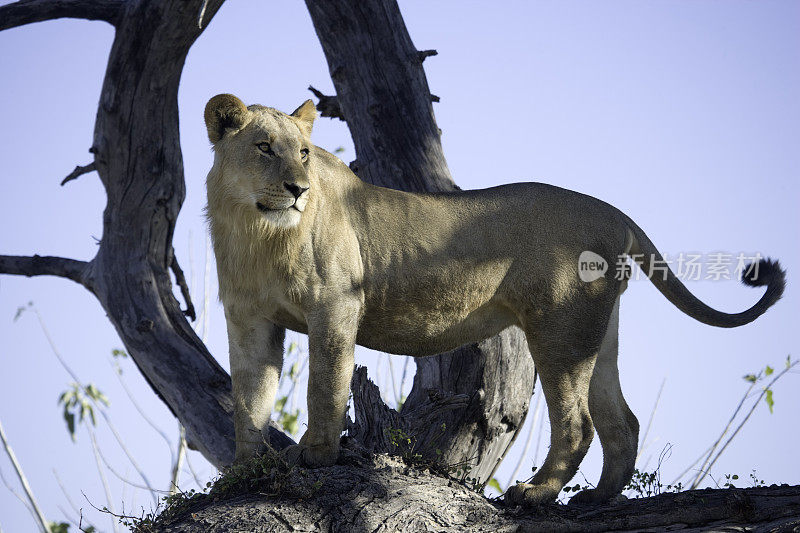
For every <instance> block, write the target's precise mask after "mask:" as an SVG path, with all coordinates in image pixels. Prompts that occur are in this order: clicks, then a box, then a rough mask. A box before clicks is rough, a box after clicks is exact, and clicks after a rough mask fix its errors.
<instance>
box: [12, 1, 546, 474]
mask: <svg viewBox="0 0 800 533" xmlns="http://www.w3.org/2000/svg"><path fill="white" fill-rule="evenodd" d="M222 2H223V0H130V1H122V0H20V1H18V2H15V3H11V4H8V5H5V6H2V7H0V30H3V29H8V28H13V27H17V26H21V25H24V24H29V23H32V22H40V21H46V20H50V19H55V18H60V17H72V18H83V19H90V20H100V21H105V22H107V23H109V24H112V25H113V26H114V27H115V29H116V34H115V38H114V43H113V45H112V48H111V52H110V56H109V61H108V66H107V69H106V74H105V80H104V83H103V89H102V93H101V96H100V102H99V105H98V108H97V119H96V124H95V133H94V140H93V142H92V144H91V148H90V152H91V153H92V155H93V160H92V161H90V162H88V164H86V165H83V166H78V167H76V169H75V170H74V171H73V172H72V173H71V174H70V175H69V176H68V177H67V178H66V179H65V180H64V182H65V183H66V182H68V181H70V180H72V179H76V178H78V177H79V176H81V175H82V174H86V173H90V172H97V174H98V176H99V177H100V180H101V181H102V183H103V185H104V186H105V190H106V194H107V197H108V203H107V205H106V209H105V212H104V214H103V236H102V240H101V241H100V245H99V247H98V251H97V255H95V257H94V258H91V259H90V260H86V261H81V260H76V259H67V258H61V257H49V256H39V255H33V256H30V257H20V256H0V273H6V274H18V275H25V276H38V275H52V276H60V277H63V278H68V279H71V280H72V281H75V282H76V283H79V284H81V285H83V286H84V287H85V288H86V289H87V290H89V292H91V293H92V294H93V295H94V296H95V297H96V298H97V299H98V301H99V302H100V304H101V305H102V306H103V308H104V309H105V311H106V313H107V315H108V317H109V319H110V320H111V322H112V323H113V325H114V327H115V328H116V330H117V332H118V333H119V336H120V338H121V339H122V342H123V343H124V345H125V347H126V348H127V350H128V352H129V353H130V355H131V357H132V358H133V360H134V361H135V362H136V365H137V366H138V368H139V370H140V371H141V372H142V374H143V375H144V377H145V379H146V380H147V381H148V383H149V384H150V386H151V387H152V388H153V390H154V391H155V392H156V394H158V395H159V397H160V398H161V399H162V400H163V401H164V402H165V403H166V405H167V406H168V407H169V409H170V410H171V411H172V413H173V414H174V415H175V416H176V417H177V418H178V419H179V420H180V422H181V423H182V424H183V425H184V427H185V428H186V435H187V440H188V441H189V443H190V446H191V447H193V448H195V449H198V450H200V451H201V452H202V453H203V455H204V456H205V457H206V458H208V460H209V461H211V462H212V463H213V464H214V465H216V466H217V467H222V466H224V465H227V464H229V463H230V462H231V460H232V458H233V424H232V418H231V411H232V403H231V395H230V390H231V385H230V378H229V376H228V375H227V374H226V373H225V372H224V371H223V370H222V368H221V367H220V366H219V365H218V364H217V362H216V361H215V360H214V358H213V357H212V356H211V354H210V353H209V352H208V350H207V349H206V347H205V346H204V345H203V343H202V342H201V341H200V339H199V338H198V337H197V336H196V335H195V333H194V331H193V330H192V328H191V327H190V325H189V323H188V321H187V319H186V316H187V315H189V316H193V313H194V311H193V306H192V303H191V298H190V295H189V292H188V289H187V287H186V283H185V280H184V279H183V273H182V271H181V268H180V266H179V264H178V260H177V257H176V256H175V252H174V249H173V245H172V237H173V232H174V228H175V221H176V220H177V217H178V212H179V210H180V208H181V205H182V203H183V200H184V195H185V184H184V175H183V162H182V159H181V149H180V143H179V136H178V105H177V95H178V85H179V83H180V77H181V72H182V69H183V65H184V61H185V59H186V55H187V53H188V51H189V48H190V47H191V46H192V43H194V41H195V39H197V37H198V36H199V35H200V34H201V33H202V31H203V30H204V29H205V28H206V26H207V25H208V24H209V22H210V21H211V19H212V18H213V16H214V14H215V13H216V12H217V10H218V9H219V7H220V5H221V4H222ZM307 6H308V9H309V11H310V13H311V16H312V19H313V22H314V26H315V28H316V31H317V35H318V36H319V39H320V42H321V43H322V46H323V49H324V51H325V55H326V57H327V60H328V65H329V68H330V74H331V78H332V79H333V82H334V86H335V87H336V93H337V94H336V95H335V96H325V95H321V94H319V93H317V94H318V95H319V96H320V97H321V98H320V100H321V102H320V104H321V105H320V107H321V108H322V111H323V114H324V115H328V116H339V117H343V118H344V120H346V121H347V124H348V126H349V128H350V132H351V135H352V137H353V140H354V143H355V147H356V156H357V159H356V161H354V162H353V163H352V167H353V168H354V170H355V172H356V173H357V174H358V175H359V176H360V177H361V178H362V179H364V180H366V181H369V182H371V183H375V184H378V185H383V186H386V187H394V188H398V189H403V190H408V191H447V190H452V189H455V188H456V185H455V184H454V182H453V180H452V178H451V177H450V174H449V171H448V169H447V164H446V162H445V159H444V155H443V153H442V146H441V142H440V138H439V137H440V131H439V129H438V127H437V126H436V122H435V119H434V115H433V109H432V105H431V102H432V101H433V100H436V99H437V98H436V97H434V96H432V95H431V93H430V90H429V89H428V85H427V81H426V78H425V74H424V71H423V68H422V62H423V60H424V59H425V58H426V57H428V56H430V55H433V54H434V53H435V51H431V50H427V51H418V50H417V49H416V48H415V47H414V45H413V43H412V42H411V38H410V37H409V34H408V31H407V30H406V27H405V24H404V22H403V19H402V17H401V15H400V11H399V8H398V6H397V3H396V2H395V1H394V0H367V1H365V0H345V1H340V2H325V1H324V0H308V1H307ZM209 96H211V95H209ZM264 103H268V102H264ZM170 272H172V275H171V274H170ZM173 275H174V279H175V283H177V284H178V285H179V286H180V288H181V289H182V291H181V293H182V295H183V298H184V299H185V305H186V310H185V311H182V310H181V305H180V303H179V302H178V301H177V300H176V299H175V297H174V296H173V292H172V283H173V278H172V276H173ZM417 364H418V372H417V375H416V377H415V379H414V386H413V389H412V391H411V394H410V396H409V398H408V400H407V401H406V403H405V406H404V409H403V412H402V413H401V414H398V413H396V412H394V411H392V410H390V409H389V408H388V407H386V406H385V405H384V404H383V402H382V401H381V400H380V397H379V396H377V395H375V394H373V392H372V389H371V388H370V387H368V386H367V385H368V383H367V381H366V379H365V377H364V376H363V375H362V374H357V375H356V378H355V379H354V383H353V385H354V397H355V407H356V421H355V422H354V423H351V424H350V427H349V430H350V433H351V434H352V435H354V436H355V437H356V438H357V439H358V440H359V441H361V442H362V443H364V444H365V445H366V446H368V447H369V448H370V449H373V450H375V451H390V450H391V447H392V446H391V444H390V443H389V442H388V440H387V438H386V433H385V431H384V430H385V429H386V428H388V427H393V428H398V429H403V430H404V431H406V432H407V433H409V434H411V435H414V436H415V437H416V438H417V440H418V441H419V442H420V443H435V448H436V451H437V453H438V454H441V460H442V461H444V462H446V463H451V464H452V463H462V462H466V463H467V464H469V465H470V466H471V469H472V470H471V473H470V475H471V476H472V477H476V478H478V479H480V480H482V481H485V480H487V479H489V477H490V476H491V475H492V473H493V472H494V471H495V469H496V468H497V466H498V465H499V463H500V461H501V460H502V458H503V456H504V455H505V453H506V452H507V451H508V449H509V447H510V446H511V443H512V442H513V440H514V438H515V437H516V435H517V433H518V432H519V430H520V428H521V426H522V423H523V421H524V419H525V415H526V413H527V410H528V403H529V399H530V396H531V394H532V392H533V385H534V373H533V364H532V362H531V358H530V355H529V354H528V352H527V348H526V344H525V340H524V337H523V335H522V333H521V332H520V331H519V330H516V329H509V330H506V331H504V332H503V333H502V334H500V335H498V336H496V337H494V338H491V339H488V340H486V341H484V342H482V343H479V344H475V345H470V346H465V347H462V348H459V349H458V350H455V351H454V352H452V353H448V354H443V355H440V356H437V357H433V358H427V359H421V360H418V361H417ZM187 376H188V379H187ZM432 422H435V423H432ZM270 437H271V440H272V442H273V444H274V445H275V446H276V447H279V448H280V447H282V446H285V445H286V444H287V443H289V442H291V441H290V439H289V438H288V437H286V436H285V435H284V434H282V433H281V432H280V431H278V430H274V431H273V434H272V435H271V436H270ZM421 450H422V451H423V452H425V453H430V454H432V453H434V450H433V446H432V445H431V446H428V448H424V447H423V448H421Z"/></svg>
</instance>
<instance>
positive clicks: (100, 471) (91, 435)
mask: <svg viewBox="0 0 800 533" xmlns="http://www.w3.org/2000/svg"><path fill="white" fill-rule="evenodd" d="M86 431H88V432H89V438H90V439H91V441H92V451H93V452H94V464H95V465H97V473H98V474H99V475H100V481H101V482H102V483H103V491H104V492H105V493H106V503H107V504H108V510H109V511H110V512H112V513H113V512H114V500H113V498H112V497H111V489H109V488H108V479H106V474H105V472H103V466H102V465H101V464H100V451H99V450H98V449H97V441H96V440H95V438H94V432H93V431H92V430H91V428H90V427H89V426H88V425H87V426H86ZM84 496H85V495H84ZM87 500H88V498H87ZM89 503H90V504H91V502H89ZM92 507H94V505H92ZM111 527H112V528H113V529H114V531H115V532H117V531H118V528H117V522H116V520H112V521H111Z"/></svg>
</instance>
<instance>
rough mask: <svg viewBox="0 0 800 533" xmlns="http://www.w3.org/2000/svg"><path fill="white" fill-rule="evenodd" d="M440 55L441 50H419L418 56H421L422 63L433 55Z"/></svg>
mask: <svg viewBox="0 0 800 533" xmlns="http://www.w3.org/2000/svg"><path fill="white" fill-rule="evenodd" d="M438 55H439V52H437V51H436V50H420V51H419V52H417V57H418V58H419V62H420V63H422V62H423V61H425V60H426V59H427V58H429V57H431V56H438Z"/></svg>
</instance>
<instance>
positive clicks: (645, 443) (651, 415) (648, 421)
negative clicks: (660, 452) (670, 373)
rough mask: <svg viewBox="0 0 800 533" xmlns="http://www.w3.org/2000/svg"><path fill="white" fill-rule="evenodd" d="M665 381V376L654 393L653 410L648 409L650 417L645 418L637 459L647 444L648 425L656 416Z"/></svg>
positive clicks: (650, 424) (651, 423)
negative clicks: (656, 392)
mask: <svg viewBox="0 0 800 533" xmlns="http://www.w3.org/2000/svg"><path fill="white" fill-rule="evenodd" d="M666 382H667V378H664V379H662V380H661V386H660V387H659V388H658V394H656V401H655V403H654V404H653V410H652V411H650V418H649V419H648V420H647V427H646V428H645V430H644V435H642V443H641V444H640V445H639V453H637V454H636V460H637V461H638V460H639V458H640V457H641V456H642V452H643V451H644V449H645V447H646V445H647V435H649V434H650V426H652V425H653V418H655V416H656V410H657V409H658V402H659V401H660V400H661V393H662V392H664V384H665V383H666Z"/></svg>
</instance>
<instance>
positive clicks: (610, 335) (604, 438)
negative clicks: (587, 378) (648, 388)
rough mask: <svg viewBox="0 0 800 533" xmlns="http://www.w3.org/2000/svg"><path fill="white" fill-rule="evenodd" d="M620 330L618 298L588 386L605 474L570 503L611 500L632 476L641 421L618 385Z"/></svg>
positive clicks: (590, 407)
mask: <svg viewBox="0 0 800 533" xmlns="http://www.w3.org/2000/svg"><path fill="white" fill-rule="evenodd" d="M618 331H619V297H617V301H616V302H615V303H614V310H613V312H612V314H611V319H610V320H609V323H608V327H607V329H606V335H605V337H604V338H603V343H602V345H601V347H600V352H599V354H598V356H597V362H596V363H595V367H594V373H593V374H592V381H591V384H590V386H589V411H590V412H591V416H592V421H593V422H594V426H595V428H596V429H597V434H598V436H599V437H600V444H601V445H602V446H603V472H602V474H601V475H600V481H599V482H598V483H597V488H594V489H589V490H584V491H581V492H579V493H578V494H576V495H575V496H574V497H573V498H572V499H571V500H570V503H584V502H587V503H588V502H602V501H608V500H610V499H611V498H613V497H615V496H617V495H618V494H619V493H620V492H621V491H622V489H623V488H624V487H625V485H626V484H627V483H628V482H629V481H630V479H631V475H632V474H633V469H634V465H635V463H636V450H637V443H638V440H639V421H638V420H636V416H635V415H634V414H633V412H631V410H630V408H629V407H628V404H627V402H625V397H624V396H623V395H622V388H621V387H620V383H619V369H618V368H617V354H618V347H619V341H618Z"/></svg>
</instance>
